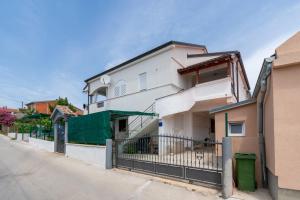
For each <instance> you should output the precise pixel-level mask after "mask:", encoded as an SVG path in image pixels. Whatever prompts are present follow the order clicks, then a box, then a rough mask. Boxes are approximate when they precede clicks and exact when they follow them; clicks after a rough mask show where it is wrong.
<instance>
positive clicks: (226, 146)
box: [222, 137, 233, 199]
mask: <svg viewBox="0 0 300 200" xmlns="http://www.w3.org/2000/svg"><path fill="white" fill-rule="evenodd" d="M222 143H223V145H222V146H223V148H222V156H223V163H222V166H223V177H222V193H223V198H225V199H227V198H229V197H230V196H231V195H232V193H233V186H232V144H231V138H230V137H224V138H223V140H222Z"/></svg>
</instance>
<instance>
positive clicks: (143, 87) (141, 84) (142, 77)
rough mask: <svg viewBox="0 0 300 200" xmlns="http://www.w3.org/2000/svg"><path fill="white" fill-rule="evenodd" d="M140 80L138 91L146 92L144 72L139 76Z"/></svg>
mask: <svg viewBox="0 0 300 200" xmlns="http://www.w3.org/2000/svg"><path fill="white" fill-rule="evenodd" d="M139 80H140V90H146V89H147V73H146V72H144V73H142V74H140V75H139Z"/></svg>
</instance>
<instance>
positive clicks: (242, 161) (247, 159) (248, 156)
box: [235, 153, 256, 191]
mask: <svg viewBox="0 0 300 200" xmlns="http://www.w3.org/2000/svg"><path fill="white" fill-rule="evenodd" d="M235 160H236V178H237V186H238V189H239V190H242V191H255V188H256V180H255V160H256V155H255V154H254V153H236V154H235Z"/></svg>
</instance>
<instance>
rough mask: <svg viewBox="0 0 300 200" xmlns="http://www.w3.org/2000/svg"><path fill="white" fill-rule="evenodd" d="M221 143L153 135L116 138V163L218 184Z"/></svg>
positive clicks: (220, 164) (220, 172) (140, 169)
mask: <svg viewBox="0 0 300 200" xmlns="http://www.w3.org/2000/svg"><path fill="white" fill-rule="evenodd" d="M221 154H222V143H219V142H214V141H210V140H205V141H200V140H194V139H192V138H186V137H177V136H168V135H155V136H144V137H139V138H132V139H118V140H116V143H115V166H116V167H117V168H127V169H130V170H134V171H144V172H147V173H153V174H158V175H165V176H170V177H174V178H180V179H186V180H190V181H196V182H202V183H207V184H212V185H216V186H221V177H222V156H221Z"/></svg>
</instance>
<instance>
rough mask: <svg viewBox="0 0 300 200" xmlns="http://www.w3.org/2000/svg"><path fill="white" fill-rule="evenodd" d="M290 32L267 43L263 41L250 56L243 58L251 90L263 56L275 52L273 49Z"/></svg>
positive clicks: (268, 55)
mask: <svg viewBox="0 0 300 200" xmlns="http://www.w3.org/2000/svg"><path fill="white" fill-rule="evenodd" d="M291 35H292V33H287V34H284V35H281V36H279V37H277V38H275V39H274V40H271V41H270V42H268V43H264V44H262V45H261V47H259V48H258V49H257V50H256V51H254V52H253V53H252V54H251V55H250V56H248V57H247V58H246V59H244V65H245V68H246V72H247V76H248V79H249V82H250V86H251V90H253V89H254V87H255V84H256V81H257V78H258V75H259V72H260V69H261V66H262V63H263V60H264V58H267V57H270V56H271V55H273V54H274V53H275V49H276V48H277V47H278V46H279V45H280V44H282V43H283V42H284V41H285V40H287V39H288V38H289V37H291Z"/></svg>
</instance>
